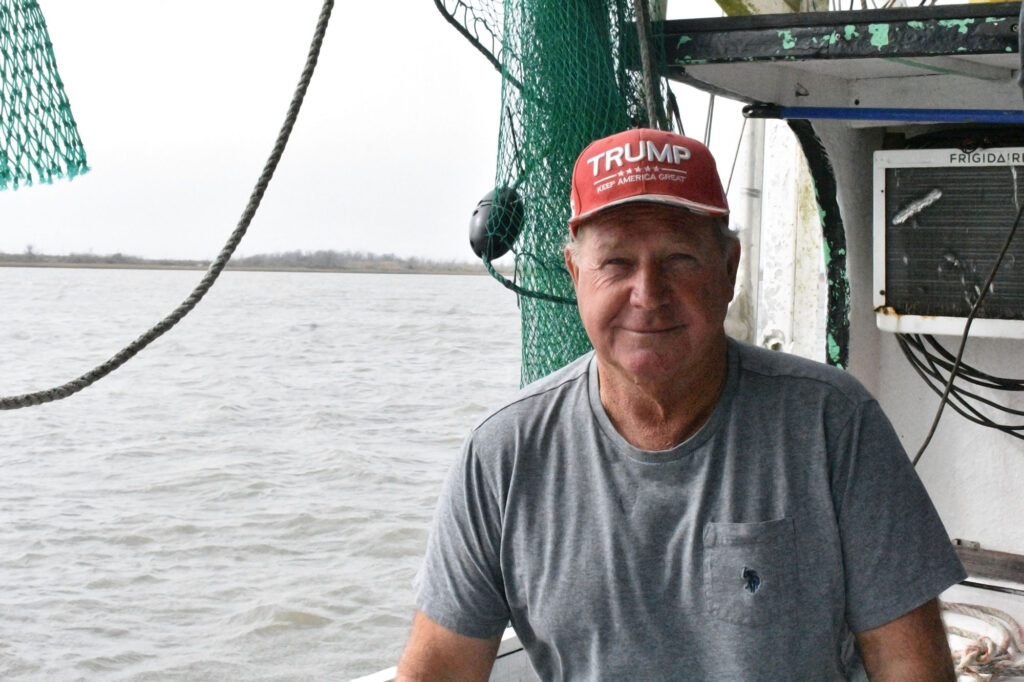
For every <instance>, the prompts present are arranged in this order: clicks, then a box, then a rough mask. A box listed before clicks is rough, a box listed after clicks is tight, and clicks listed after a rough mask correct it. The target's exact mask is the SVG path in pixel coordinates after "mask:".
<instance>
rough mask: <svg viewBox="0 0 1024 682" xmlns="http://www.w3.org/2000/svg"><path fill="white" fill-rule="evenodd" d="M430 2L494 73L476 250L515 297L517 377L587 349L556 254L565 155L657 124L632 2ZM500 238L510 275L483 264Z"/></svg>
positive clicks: (562, 228) (658, 57)
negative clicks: (494, 133) (491, 161)
mask: <svg viewBox="0 0 1024 682" xmlns="http://www.w3.org/2000/svg"><path fill="white" fill-rule="evenodd" d="M435 4H436V5H437V7H438V9H439V10H440V11H441V13H442V14H443V15H444V16H445V17H446V18H447V19H448V21H449V22H450V23H452V24H453V25H454V26H455V27H456V28H457V29H458V30H459V32H460V33H462V34H463V35H464V36H465V37H466V38H467V39H468V40H469V41H470V42H472V43H473V44H474V45H475V46H476V47H477V49H478V50H480V51H481V52H482V53H483V54H484V56H485V57H486V58H488V59H489V60H490V61H491V63H492V64H494V66H495V68H498V69H500V71H501V76H502V99H501V121H500V130H499V137H498V152H497V168H496V171H495V198H494V199H493V200H492V202H491V204H490V206H489V209H490V211H489V214H488V216H487V217H486V221H485V227H486V237H487V245H486V247H485V248H484V249H483V250H482V255H481V257H482V259H483V260H484V262H485V264H486V265H488V267H489V269H490V270H491V273H492V274H493V275H494V276H495V277H496V278H497V279H499V280H500V281H502V282H503V283H504V284H505V286H507V287H508V288H510V289H512V290H513V291H515V292H516V293H517V294H518V295H519V296H520V307H521V317H522V320H521V323H522V376H521V380H522V382H523V383H524V384H525V383H529V382H530V381H533V380H534V379H537V378H540V377H542V376H545V375H547V374H549V373H550V372H552V371H553V370H555V369H557V368H559V367H562V366H563V365H565V364H566V363H568V362H570V361H572V360H573V359H575V358H577V357H579V356H580V355H582V354H583V353H584V352H586V351H587V350H589V348H590V343H589V341H588V340H587V337H586V334H585V333H584V331H583V327H582V325H581V324H580V320H579V315H578V313H577V310H576V306H575V300H574V294H573V288H572V281H571V280H570V278H569V274H568V272H567V271H566V268H565V261H564V257H563V249H564V246H565V242H566V238H567V236H568V229H567V226H566V223H567V220H568V218H569V187H570V178H571V174H572V166H573V163H574V162H575V160H576V157H577V156H578V155H579V153H580V152H581V151H582V150H583V148H584V147H585V146H586V145H587V144H588V143H590V142H591V141H593V140H595V139H597V138H600V137H604V136H606V135H610V134H612V133H615V132H618V131H620V130H624V129H626V128H631V127H637V126H646V127H663V126H659V125H658V122H655V121H650V120H648V119H649V116H648V113H647V110H648V109H647V97H646V96H645V87H644V80H643V70H642V68H641V64H642V60H641V53H640V46H641V41H640V40H639V37H638V31H637V23H636V13H635V6H634V3H633V2H632V1H631V0H630V1H627V0H504V1H502V0H435ZM643 25H644V27H645V32H644V36H645V38H647V39H646V40H645V41H644V44H645V45H647V49H648V51H649V52H650V56H651V62H652V63H653V64H654V66H655V73H654V74H653V76H654V77H655V78H657V77H658V76H659V75H660V74H661V72H662V71H663V68H662V65H663V64H664V50H663V49H662V48H661V46H660V41H659V37H658V35H657V33H656V31H657V28H658V25H657V24H654V26H653V31H647V30H646V27H647V24H646V22H645V23H644V24H643ZM659 90H660V89H659ZM660 94H661V92H660V91H659V96H658V97H657V99H659V100H660V99H662V98H661V96H660ZM657 107H658V108H657V109H656V110H657V112H658V113H657V115H658V116H659V118H660V117H663V113H662V110H661V108H660V103H659V104H658V105H657ZM506 248H507V249H508V250H509V251H510V252H511V253H512V254H513V256H512V257H513V258H514V275H513V277H512V279H511V280H508V279H506V278H505V277H504V276H503V275H501V274H499V273H498V272H497V271H496V269H495V268H493V267H491V266H490V260H491V258H496V257H497V256H498V255H499V254H500V253H502V252H504V251H505V249H506Z"/></svg>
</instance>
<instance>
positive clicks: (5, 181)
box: [0, 0, 89, 190]
mask: <svg viewBox="0 0 1024 682" xmlns="http://www.w3.org/2000/svg"><path fill="white" fill-rule="evenodd" d="M0 87H2V90H0V133H2V136H3V137H2V140H0V190H2V189H7V188H9V187H10V188H12V189H17V188H18V187H19V186H21V185H31V184H33V183H38V182H45V183H51V182H53V181H54V179H58V178H62V177H66V178H73V177H75V176H76V175H79V174H81V173H85V172H86V171H88V170H89V168H88V166H87V165H86V162H85V150H84V149H83V148H82V140H81V139H80V138H79V136H78V127H77V126H76V125H75V119H74V117H72V115H71V107H70V105H69V104H68V98H67V96H66V95H65V94H64V84H63V83H62V82H61V80H60V76H59V75H58V73H57V61H56V59H54V56H53V44H52V43H50V36H49V33H48V32H47V30H46V21H45V20H44V19H43V13H42V11H41V10H40V9H39V3H37V2H34V0H0Z"/></svg>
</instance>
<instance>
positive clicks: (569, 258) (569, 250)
mask: <svg viewBox="0 0 1024 682" xmlns="http://www.w3.org/2000/svg"><path fill="white" fill-rule="evenodd" d="M577 246H578V245H577ZM575 250H576V249H575V248H574V247H573V246H566V247H565V269H566V270H568V271H569V276H570V277H572V286H573V288H574V289H575V288H576V285H577V284H579V281H580V266H579V265H577V264H576V261H574V260H573V252H574V251H575Z"/></svg>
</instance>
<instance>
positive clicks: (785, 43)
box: [779, 31, 796, 50]
mask: <svg viewBox="0 0 1024 682" xmlns="http://www.w3.org/2000/svg"><path fill="white" fill-rule="evenodd" d="M779 37H780V38H782V48H783V49H784V50H792V49H793V48H794V47H796V38H794V37H793V32H792V31H779Z"/></svg>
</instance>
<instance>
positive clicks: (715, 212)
mask: <svg viewBox="0 0 1024 682" xmlns="http://www.w3.org/2000/svg"><path fill="white" fill-rule="evenodd" d="M634 203H643V204H661V205H663V206H674V207H676V208H683V209H686V210H687V211H690V212H691V213H696V214H697V215H704V216H708V217H711V218H724V217H726V216H727V215H729V209H728V208H722V207H721V206H711V205H709V204H701V203H698V202H696V201H687V200H686V199H681V198H679V197H674V196H669V195H667V194H644V195H642V196H636V197H625V198H623V199H619V200H618V201H612V202H610V203H607V204H604V205H603V206H601V207H599V208H595V209H594V210H593V211H588V212H587V213H582V214H580V215H578V216H574V217H572V218H570V219H569V225H570V226H571V227H576V226H578V225H579V224H580V223H582V222H583V221H584V220H587V219H588V218H593V217H594V216H596V215H599V214H601V213H604V212H605V211H607V210H608V209H610V208H615V207H616V206H623V205H625V204H634Z"/></svg>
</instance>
